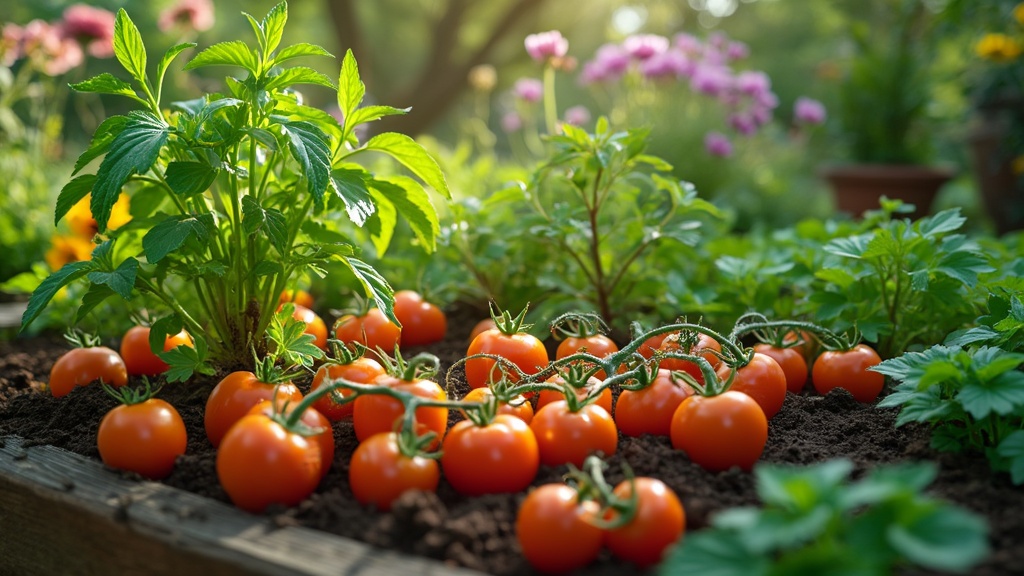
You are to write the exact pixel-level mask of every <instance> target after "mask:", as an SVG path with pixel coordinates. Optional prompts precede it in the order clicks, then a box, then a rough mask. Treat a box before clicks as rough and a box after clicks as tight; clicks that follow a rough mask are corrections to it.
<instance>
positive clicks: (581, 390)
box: [536, 374, 612, 414]
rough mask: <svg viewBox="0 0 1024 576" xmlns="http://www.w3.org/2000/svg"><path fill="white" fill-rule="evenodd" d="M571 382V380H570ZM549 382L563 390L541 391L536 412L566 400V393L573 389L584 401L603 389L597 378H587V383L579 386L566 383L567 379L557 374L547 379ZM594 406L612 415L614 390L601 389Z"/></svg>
mask: <svg viewBox="0 0 1024 576" xmlns="http://www.w3.org/2000/svg"><path fill="white" fill-rule="evenodd" d="M570 381H571V378H570ZM547 382H550V383H551V384H555V385H557V386H560V387H561V390H541V391H540V394H538V395H537V407H536V410H540V409H541V408H543V407H545V406H547V405H548V404H551V403H552V402H557V401H558V400H565V395H566V391H567V390H568V389H570V388H571V389H572V391H573V393H574V394H575V395H576V397H577V398H579V399H580V400H583V399H585V398H587V397H589V396H590V395H591V394H593V393H594V391H596V390H597V389H598V388H601V381H600V380H598V379H597V377H595V376H591V377H590V378H587V381H586V383H585V384H583V385H582V386H577V385H576V384H575V383H572V384H570V383H568V382H566V378H565V377H563V376H561V375H559V374H555V375H554V376H552V377H550V378H548V379H547ZM594 404H596V405H598V406H600V407H601V408H604V410H605V412H608V413H609V414H611V412H612V390H611V388H608V387H605V388H601V391H600V392H598V393H597V399H596V400H594Z"/></svg>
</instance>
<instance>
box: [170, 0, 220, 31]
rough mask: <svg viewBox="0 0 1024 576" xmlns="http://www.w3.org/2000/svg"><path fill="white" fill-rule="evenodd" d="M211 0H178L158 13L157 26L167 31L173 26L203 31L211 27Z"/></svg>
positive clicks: (212, 18) (212, 20) (212, 19)
mask: <svg viewBox="0 0 1024 576" xmlns="http://www.w3.org/2000/svg"><path fill="white" fill-rule="evenodd" d="M213 22H214V17H213V2H212V1H211V0H178V3H177V4H175V5H174V6H171V7H170V8H168V9H166V10H164V11H163V12H161V13H160V19H159V20H157V27H158V28H160V31H162V32H167V31H169V30H171V29H173V28H175V27H180V28H182V29H183V30H194V31H196V32H203V31H204V30H209V29H210V28H212V27H213Z"/></svg>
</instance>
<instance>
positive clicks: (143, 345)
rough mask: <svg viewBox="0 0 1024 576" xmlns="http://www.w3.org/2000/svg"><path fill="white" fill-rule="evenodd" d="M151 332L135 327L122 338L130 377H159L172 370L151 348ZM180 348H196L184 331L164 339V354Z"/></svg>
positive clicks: (122, 350)
mask: <svg viewBox="0 0 1024 576" xmlns="http://www.w3.org/2000/svg"><path fill="white" fill-rule="evenodd" d="M149 332H150V328H149V327H148V326H133V327H131V328H129V329H128V331H127V332H125V334H124V337H123V338H121V358H122V359H123V360H124V365H125V368H127V370H128V375H129V376H157V375H160V374H163V373H164V372H167V369H168V368H170V366H168V365H167V363H166V362H164V361H163V360H161V359H160V357H159V356H157V355H156V354H154V353H153V350H152V349H151V348H150V347H149ZM178 346H188V347H189V348H192V347H194V344H193V343H192V337H191V336H189V335H188V332H185V331H184V330H182V331H181V332H178V333H177V334H173V335H171V334H168V335H167V337H166V338H164V349H163V351H164V352H170V351H171V350H174V349H175V348H177V347H178Z"/></svg>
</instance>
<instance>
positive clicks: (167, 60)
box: [156, 42, 196, 90]
mask: <svg viewBox="0 0 1024 576" xmlns="http://www.w3.org/2000/svg"><path fill="white" fill-rule="evenodd" d="M195 47H196V43H195V42H182V43H181V44H175V45H174V46H171V47H170V48H168V49H167V51H166V52H164V56H163V58H161V59H160V64H159V65H158V66H157V67H156V83H157V90H159V89H160V87H161V86H163V83H164V75H165V74H166V73H167V67H168V66H170V65H171V62H172V61H173V60H174V59H175V58H177V57H178V55H179V54H181V53H182V52H184V51H185V50H188V49H189V48H195Z"/></svg>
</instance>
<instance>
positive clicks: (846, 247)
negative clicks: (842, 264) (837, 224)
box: [822, 235, 871, 259]
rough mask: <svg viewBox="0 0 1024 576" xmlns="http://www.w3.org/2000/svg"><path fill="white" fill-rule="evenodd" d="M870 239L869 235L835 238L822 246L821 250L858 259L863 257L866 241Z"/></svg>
mask: <svg viewBox="0 0 1024 576" xmlns="http://www.w3.org/2000/svg"><path fill="white" fill-rule="evenodd" d="M870 240H871V236H870V235H860V236H851V237H849V238H836V239H835V240H832V241H831V242H829V243H828V244H825V245H824V246H822V250H824V251H825V252H828V253H829V254H835V255H836V256H842V257H844V258H857V259H860V258H862V257H863V255H864V251H865V250H867V246H868V242H870Z"/></svg>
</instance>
